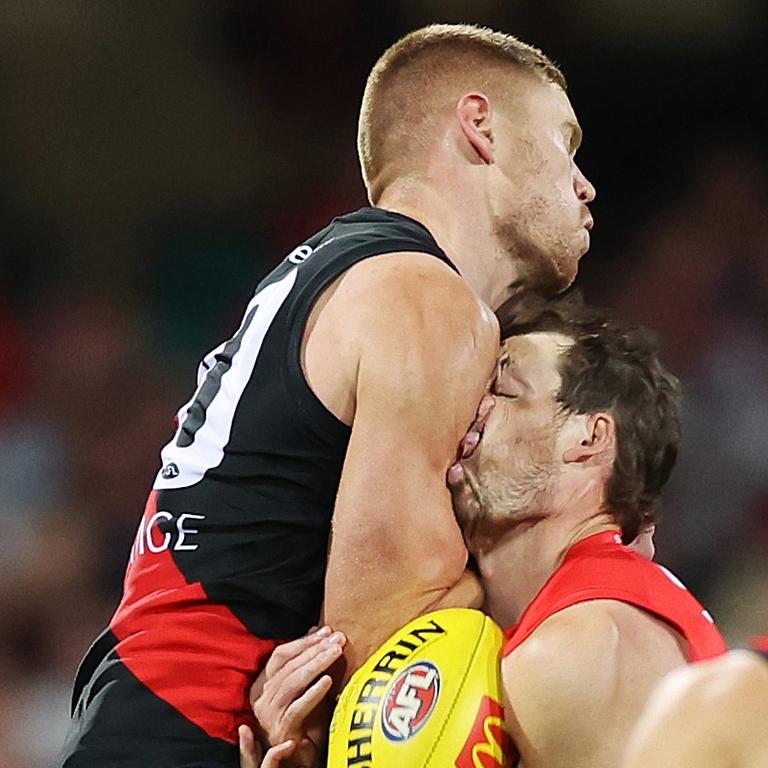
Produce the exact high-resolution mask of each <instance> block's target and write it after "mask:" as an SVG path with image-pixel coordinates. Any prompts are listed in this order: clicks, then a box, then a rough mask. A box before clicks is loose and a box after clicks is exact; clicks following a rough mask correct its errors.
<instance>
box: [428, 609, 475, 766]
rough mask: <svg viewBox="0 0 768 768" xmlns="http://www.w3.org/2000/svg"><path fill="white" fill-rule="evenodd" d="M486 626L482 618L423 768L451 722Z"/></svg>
mask: <svg viewBox="0 0 768 768" xmlns="http://www.w3.org/2000/svg"><path fill="white" fill-rule="evenodd" d="M487 624H488V617H487V616H484V617H483V624H482V627H481V628H480V632H479V633H478V635H477V640H475V646H474V648H473V649H472V653H471V654H470V657H469V664H467V667H466V669H465V670H464V675H463V676H462V678H461V682H460V684H459V689H458V691H457V692H456V696H455V697H454V699H453V702H452V703H451V707H450V709H449V710H448V714H447V715H446V717H445V721H444V722H443V726H442V728H440V731H439V732H438V734H437V736H436V737H435V739H434V741H433V743H432V749H431V750H430V751H429V753H428V754H427V758H426V760H425V761H424V768H428V766H429V764H430V761H431V760H432V757H433V755H434V754H435V750H436V749H437V746H438V744H439V743H440V739H441V738H442V735H443V733H445V729H446V727H447V726H448V723H449V722H450V720H451V716H452V715H453V711H454V710H455V709H456V705H457V704H458V702H459V699H460V698H461V693H462V691H463V690H464V684H465V683H466V682H467V677H468V675H469V670H470V669H472V665H473V663H474V661H475V655H476V654H477V649H478V647H479V645H480V641H481V640H482V639H483V635H484V634H485V628H486V626H487Z"/></svg>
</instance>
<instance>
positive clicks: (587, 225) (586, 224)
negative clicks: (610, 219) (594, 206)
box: [584, 216, 595, 232]
mask: <svg viewBox="0 0 768 768" xmlns="http://www.w3.org/2000/svg"><path fill="white" fill-rule="evenodd" d="M594 226H595V220H594V219H593V218H592V217H591V216H588V217H587V220H586V221H585V222H584V229H586V230H587V232H591V231H592V227H594Z"/></svg>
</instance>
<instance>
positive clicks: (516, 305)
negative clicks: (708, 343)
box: [497, 291, 682, 542]
mask: <svg viewBox="0 0 768 768" xmlns="http://www.w3.org/2000/svg"><path fill="white" fill-rule="evenodd" d="M497 315H498V317H499V323H500V326H501V337H502V340H503V339H506V338H509V337H510V336H519V335H522V334H525V333H532V332H534V331H549V332H555V333H561V334H563V335H564V336H567V337H569V338H571V339H573V341H574V344H573V345H572V346H571V347H569V348H568V350H567V351H566V352H564V353H563V355H562V357H561V360H560V371H559V372H560V375H561V377H562V385H561V388H560V392H559V393H558V401H559V402H560V404H561V407H562V408H563V409H564V410H565V411H566V412H570V413H581V414H583V413H597V412H600V411H605V412H607V413H610V414H611V415H612V416H613V418H614V420H615V423H616V437H617V449H616V460H615V462H614V465H613V473H612V474H611V477H610V479H609V481H608V485H607V488H606V496H605V499H606V500H605V507H606V511H607V512H610V513H611V514H612V515H613V516H614V517H615V518H616V521H617V522H618V523H619V525H620V526H621V530H622V537H623V539H624V541H625V542H629V541H631V540H632V539H634V538H635V537H636V536H637V534H638V533H639V532H640V531H641V530H642V529H643V528H645V527H646V526H647V525H649V524H651V523H653V522H655V520H656V512H655V507H656V503H657V501H658V499H659V496H660V494H661V490H662V488H663V487H664V484H665V483H666V482H667V480H668V479H669V476H670V473H671V472H672V469H673V467H674V466H675V462H676V461H677V454H678V449H679V445H680V411H681V404H682V396H681V388H680V382H679V381H678V379H677V378H676V377H675V376H673V375H672V374H671V373H670V372H669V371H667V370H666V369H665V368H664V366H663V365H662V363H661V361H660V360H659V352H658V343H657V340H656V335H655V333H653V332H652V331H650V330H648V329H647V328H642V327H628V326H622V325H621V324H620V323H618V322H616V321H615V320H613V319H611V318H609V317H608V315H607V314H606V313H605V312H604V311H603V310H600V309H597V308H595V307H591V306H589V305H587V304H585V303H584V301H583V299H582V297H581V295H580V294H579V293H578V292H577V291H571V292H569V293H567V294H564V295H562V296H559V297H557V298H554V299H543V298H541V297H538V296H533V295H523V296H518V297H516V298H514V299H512V300H510V301H508V302H507V303H506V304H505V305H504V306H502V307H501V308H500V309H499V311H498V312H497Z"/></svg>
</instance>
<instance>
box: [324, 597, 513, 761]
mask: <svg viewBox="0 0 768 768" xmlns="http://www.w3.org/2000/svg"><path fill="white" fill-rule="evenodd" d="M503 645H504V636H503V634H502V631H501V630H500V629H499V627H498V626H497V625H496V624H495V623H494V622H493V621H492V620H491V619H490V618H488V617H487V616H486V615H485V614H483V613H481V612H480V611H473V610H469V609H464V608H451V609H447V610H443V611H435V612H434V613H429V614H427V615H426V616H422V617H421V618H418V619H416V620H415V621H412V622H411V623H410V624H408V625H407V626H405V627H403V629H401V630H400V631H399V632H396V633H395V634H394V635H392V637H391V638H390V639H389V640H388V641H387V642H386V643H384V645H382V646H381V648H379V649H378V651H376V653H374V654H373V655H372V656H371V658H370V659H368V661H367V662H366V663H365V664H364V665H363V666H362V667H361V668H360V669H359V670H357V672H356V673H355V674H354V675H353V677H352V679H351V680H350V681H349V683H348V684H347V686H346V687H345V688H344V690H343V692H342V694H341V696H340V698H339V701H338V703H337V705H336V710H335V712H334V715H333V721H332V722H331V732H330V742H329V747H328V767H329V768H500V767H506V766H509V765H510V764H511V756H510V752H511V747H510V745H509V741H508V737H507V736H506V732H505V731H504V716H503V709H502V706H501V701H502V690H501V673H500V667H499V662H500V656H501V649H502V647H503Z"/></svg>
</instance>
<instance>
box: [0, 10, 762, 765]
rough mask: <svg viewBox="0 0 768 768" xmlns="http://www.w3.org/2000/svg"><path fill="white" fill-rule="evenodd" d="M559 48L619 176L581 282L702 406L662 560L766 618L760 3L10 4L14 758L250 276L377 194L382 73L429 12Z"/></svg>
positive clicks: (0, 190)
mask: <svg viewBox="0 0 768 768" xmlns="http://www.w3.org/2000/svg"><path fill="white" fill-rule="evenodd" d="M436 20H440V21H472V22H479V23H486V24H489V25H491V26H495V27H498V28H501V29H503V30H505V31H509V32H512V33H514V34H517V35H518V36H520V37H521V38H523V39H524V40H526V41H529V42H532V43H534V44H536V45H539V46H540V47H542V48H543V49H544V50H545V51H546V52H547V53H548V54H549V55H550V56H552V57H553V58H554V59H555V60H556V61H557V62H558V63H559V64H560V65H561V66H562V68H563V70H564V72H565V74H566V76H567V78H568V80H569V83H570V96H571V98H572V101H573V103H574V105H575V109H576V112H577V114H578V116H579V118H580V121H581V123H582V126H583V128H584V134H585V141H584V146H583V149H582V150H581V152H580V155H579V160H580V165H581V166H582V168H583V169H584V171H585V172H586V174H587V175H588V176H589V177H590V179H591V180H592V181H593V182H594V183H595V185H596V186H597V189H598V197H597V201H596V202H595V204H594V206H593V211H594V214H595V218H596V228H595V230H594V232H593V246H592V250H591V251H590V253H589V255H588V256H587V258H586V260H585V261H584V262H582V265H583V266H582V275H581V277H580V278H579V283H580V284H581V285H582V287H583V289H584V291H585V293H586V296H587V298H588V299H589V300H591V301H593V302H596V303H601V304H603V305H607V306H610V307H613V308H614V309H615V311H616V312H617V313H618V314H619V315H620V316H621V317H623V318H625V319H627V320H632V321H640V322H644V323H647V324H650V325H652V326H654V327H656V328H657V329H658V330H659V332H660V334H661V337H662V339H663V347H664V349H665V351H666V359H667V361H668V363H669V365H670V366H671V367H672V368H673V370H675V371H676V372H677V373H678V374H679V376H680V377H681V378H682V380H683V382H684V385H685V390H686V396H687V402H686V409H685V436H684V450H683V454H682V458H681V461H680V465H679V468H678V470H677V472H676V475H675V477H674V480H673V482H672V484H671V487H670V489H669V492H668V494H667V495H666V499H665V503H664V510H665V521H664V523H663V525H662V526H661V527H660V529H659V532H658V544H659V557H660V559H661V560H662V561H664V562H666V563H667V564H669V565H670V566H671V567H672V568H673V569H674V570H676V571H677V573H678V574H679V575H681V576H682V577H683V578H684V579H685V580H686V581H687V582H688V584H689V585H690V586H691V588H692V589H693V590H694V592H696V593H697V594H698V595H699V596H700V597H701V598H702V599H704V600H705V601H706V602H707V603H708V605H709V607H710V608H711V610H712V612H713V613H714V614H715V616H716V617H717V618H718V619H719V621H720V622H721V624H722V627H723V629H724V631H725V633H726V635H727V637H728V639H729V640H730V641H731V642H732V643H734V644H740V643H744V642H745V641H746V639H747V638H748V636H749V635H750V634H752V633H756V632H764V633H765V632H768V557H766V555H767V554H768V304H766V297H767V296H768V214H767V213H766V212H767V211H768V170H767V167H766V159H767V158H766V142H765V136H766V127H767V126H766V117H765V110H764V104H765V101H766V92H765V91H766V77H765V75H766V67H765V64H766V62H765V58H764V42H765V39H766V38H765V32H766V19H765V16H764V15H763V10H762V3H761V1H760V0H709V1H708V2H703V1H702V0H644V2H642V3H635V2H629V1H628V0H580V2H554V0H519V1H518V2H493V1H491V0H473V1H472V2H461V1H460V0H410V1H409V0H387V1H386V2H384V1H383V0H366V1H365V2H354V1H353V0H334V1H332V2H331V1H329V2H323V3H314V2H303V3H297V2H287V3H277V4H272V3H270V4H267V3H262V2H258V1H257V0H218V1H217V2H204V1H203V0H163V1H162V2H160V3H150V2H145V1H144V0H140V1H139V2H133V1H132V0H108V1H107V0H101V1H99V0H90V2H89V1H87V0H1V1H0V167H2V169H3V170H2V183H1V184H0V232H1V233H2V240H1V241H0V245H1V247H2V257H1V258H0V681H2V684H1V685H0V763H2V765H3V766H5V768H48V766H51V765H53V758H52V755H53V754H55V751H56V749H57V747H58V745H59V743H60V741H61V738H62V733H63V729H64V728H65V727H66V721H67V709H68V695H69V689H70V685H71V681H72V677H73V674H74V670H75V667H76V665H77V662H78V660H79V658H80V656H81V654H82V653H83V651H84V649H85V647H86V646H87V644H88V643H89V642H90V640H91V639H92V638H93V636H94V635H95V634H96V633H97V632H98V631H99V629H100V628H101V627H102V626H103V624H104V623H105V622H106V620H107V619H108V617H109V615H110V613H111V611H112V609H113V607H114V605H115V603H116V601H117V599H118V597H119V591H120V583H121V574H122V569H123V567H124V564H125V561H126V557H127V553H128V549H129V546H130V543H131V540H132V537H133V533H134V529H135V526H136V524H137V520H138V517H139V514H140V511H141V509H142V507H143V503H144V499H145V495H146V493H147V490H148V487H149V483H150V482H151V480H152V478H153V477H154V474H155V472H156V469H157V466H158V451H159V448H160V446H161V445H162V444H163V443H164V442H165V440H166V439H167V438H168V436H169V434H170V430H171V419H172V416H173V414H174V412H175V410H176V409H177V407H178V406H179V405H180V404H181V402H182V401H183V400H184V399H185V398H186V396H187V395H188V393H189V391H190V389H191V387H192V386H193V382H194V372H195V368H196V364H197V362H198V360H199V358H200V357H201V356H202V354H203V353H204V352H205V351H207V350H208V349H209V348H210V347H212V346H213V345H214V344H216V343H218V341H220V340H221V339H222V338H224V337H226V336H228V335H230V333H231V332H232V330H233V329H234V327H235V326H236V324H237V321H238V318H239V314H240V312H241V309H242V306H243V305H244V303H245V301H246V299H247V297H248V296H249V294H250V292H251V290H252V288H253V286H254V285H255V283H256V282H257V280H258V278H259V277H260V276H261V275H262V274H264V273H265V272H266V271H267V270H268V269H269V268H270V267H271V266H272V265H273V264H275V263H276V262H277V261H278V260H279V259H280V258H281V257H282V256H283V255H284V254H285V252H286V251H287V250H288V249H290V248H291V247H293V246H294V245H295V244H297V243H299V242H300V241H301V239H302V238H303V237H304V236H305V235H307V234H309V233H311V232H312V231H313V230H315V229H316V228H318V227H319V226H320V225H322V224H324V223H325V222H326V220H327V219H328V218H330V217H331V216H332V215H334V214H336V213H339V212H342V211H345V210H350V209H354V208H356V207H358V206H359V205H361V204H362V203H363V202H364V194H363V189H362V185H361V182H360V180H359V176H358V170H357V165H356V157H355V146H354V144H355V129H356V109H357V106H358V101H359V97H360V94H361V91H362V86H363V82H364V79H365V76H366V74H367V71H368V69H369V68H370V66H371V65H372V63H373V61H374V60H375V58H376V57H377V55H378V54H379V53H380V52H381V51H382V50H383V49H384V48H385V47H386V46H387V45H388V44H389V43H391V42H393V41H394V40H395V39H396V38H397V37H399V36H400V35H401V34H403V33H405V32H406V31H408V30H410V29H412V28H415V27H417V26H420V25H422V24H424V23H428V22H430V21H436Z"/></svg>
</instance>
